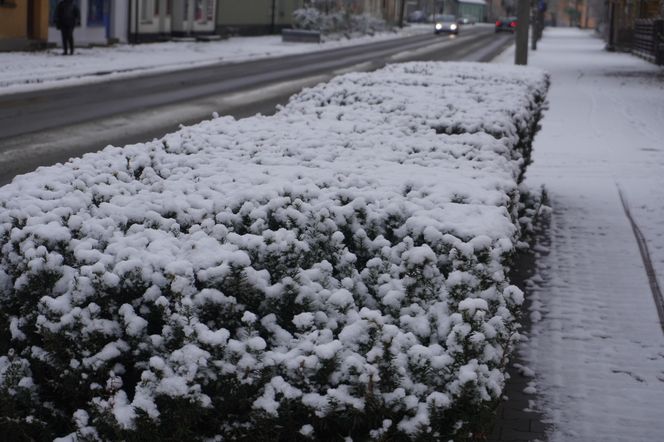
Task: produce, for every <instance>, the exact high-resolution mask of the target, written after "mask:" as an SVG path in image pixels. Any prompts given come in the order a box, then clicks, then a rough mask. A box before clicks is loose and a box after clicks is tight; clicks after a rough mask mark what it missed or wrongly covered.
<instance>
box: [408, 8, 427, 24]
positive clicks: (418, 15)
mask: <svg viewBox="0 0 664 442" xmlns="http://www.w3.org/2000/svg"><path fill="white" fill-rule="evenodd" d="M408 21H409V22H411V23H422V22H425V21H427V15H426V14H425V13H424V11H419V10H418V11H413V12H411V13H410V14H408Z"/></svg>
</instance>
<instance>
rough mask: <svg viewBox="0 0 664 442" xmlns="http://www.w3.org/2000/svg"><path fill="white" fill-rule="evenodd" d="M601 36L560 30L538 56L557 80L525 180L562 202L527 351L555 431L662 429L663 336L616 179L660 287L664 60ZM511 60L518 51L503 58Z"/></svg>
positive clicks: (533, 58) (544, 255)
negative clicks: (614, 47)
mask: <svg viewBox="0 0 664 442" xmlns="http://www.w3.org/2000/svg"><path fill="white" fill-rule="evenodd" d="M603 45H604V44H603V42H602V41H601V40H600V39H598V38H596V37H595V36H594V35H593V34H592V33H590V32H585V31H580V30H578V29H560V28H557V29H556V28H554V29H547V31H546V32H545V34H544V38H543V39H542V41H541V43H540V46H539V48H538V50H537V51H536V52H531V53H530V54H529V57H530V59H529V64H530V65H532V66H537V67H541V68H544V69H546V70H547V71H549V72H550V73H551V75H552V87H551V90H550V92H549V101H550V110H549V111H548V112H547V113H546V114H545V117H544V120H543V124H542V126H543V129H542V131H541V133H540V134H538V136H537V137H536V138H535V147H534V164H533V165H532V166H531V168H530V169H529V172H528V174H527V182H528V183H529V184H531V185H534V186H539V185H540V184H544V185H546V187H547V188H548V190H549V192H550V196H551V205H552V206H553V209H554V210H553V215H552V218H551V230H550V241H551V245H550V248H549V247H542V248H541V249H540V251H539V256H540V259H539V264H538V266H539V274H538V275H537V276H535V277H534V278H533V279H532V280H531V281H530V283H529V285H530V287H528V289H529V290H528V292H529V293H530V296H531V299H532V300H533V312H532V316H533V319H534V324H533V328H532V332H531V336H530V340H529V342H525V343H524V344H523V348H522V350H523V351H524V353H525V355H526V360H528V361H529V364H530V367H531V368H532V369H534V370H535V372H536V374H535V376H536V381H537V388H538V394H539V401H540V404H539V405H540V407H541V408H542V410H543V411H544V413H545V414H546V415H547V417H548V418H549V419H550V420H551V422H552V423H553V427H554V430H553V434H552V435H551V440H553V441H568V440H570V441H571V440H574V441H637V440H639V441H640V440H662V435H663V434H664V415H663V410H664V335H663V334H662V329H661V327H660V323H659V318H658V316H657V312H656V308H655V303H654V301H653V295H652V293H651V290H650V287H649V283H648V279H647V277H646V273H645V270H644V266H643V261H642V259H641V256H640V254H639V249H638V247H637V243H636V240H635V237H634V233H633V232H632V229H631V226H630V224H629V221H628V220H627V218H626V216H625V213H624V211H623V208H622V206H621V202H620V197H619V194H618V186H619V187H620V188H621V189H623V192H624V194H625V196H626V198H627V200H628V202H629V205H630V208H631V211H632V215H633V217H634V219H635V221H636V223H637V224H638V226H639V227H640V229H641V230H642V231H643V234H644V236H645V238H646V241H647V242H648V247H649V249H650V252H651V257H652V262H653V266H654V268H655V271H656V273H657V276H658V277H659V282H660V286H661V283H662V278H664V174H663V173H662V171H663V170H664V141H662V140H664V71H662V69H661V68H658V67H656V66H654V65H651V64H648V63H646V62H645V61H642V60H640V59H638V58H636V57H633V56H631V55H628V54H615V53H607V52H605V51H604V50H603ZM512 60H513V51H507V52H506V53H505V54H504V55H503V56H502V57H501V61H502V62H505V63H510V62H512Z"/></svg>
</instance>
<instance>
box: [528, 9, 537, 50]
mask: <svg viewBox="0 0 664 442" xmlns="http://www.w3.org/2000/svg"><path fill="white" fill-rule="evenodd" d="M532 17H533V31H532V32H531V33H530V49H532V50H533V51H536V50H537V34H538V32H539V20H538V19H539V17H538V16H537V12H536V11H535V10H533V11H532Z"/></svg>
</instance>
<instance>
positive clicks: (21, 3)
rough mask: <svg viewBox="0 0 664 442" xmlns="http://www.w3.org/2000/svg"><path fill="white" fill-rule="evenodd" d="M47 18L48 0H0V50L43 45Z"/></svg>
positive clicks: (32, 47)
mask: <svg viewBox="0 0 664 442" xmlns="http://www.w3.org/2000/svg"><path fill="white" fill-rule="evenodd" d="M48 19H49V4H48V0H0V51H11V50H26V49H38V48H40V47H43V46H45V45H46V43H47V40H48Z"/></svg>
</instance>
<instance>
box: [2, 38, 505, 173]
mask: <svg viewBox="0 0 664 442" xmlns="http://www.w3.org/2000/svg"><path fill="white" fill-rule="evenodd" d="M512 41H513V37H512V36H511V35H503V34H501V35H498V34H495V33H494V32H493V27H490V26H486V25H484V26H483V25H477V26H467V27H466V28H465V29H463V30H462V32H461V33H460V35H459V36H448V35H439V36H436V35H433V33H431V34H422V35H415V36H411V37H405V38H400V39H397V40H388V41H381V42H377V43H370V44H363V45H358V46H350V47H345V48H337V49H331V50H325V51H319V52H313V53H307V54H299V55H291V56H286V57H278V58H269V59H262V60H256V61H249V62H242V63H232V64H231V63H227V64H217V65H210V66H205V67H199V68H193V69H188V70H183V71H176V72H168V73H161V74H154V75H146V76H141V77H136V78H131V79H122V80H113V81H108V82H103V83H96V84H87V85H81V86H73V87H66V88H57V89H52V90H47V91H39V92H31V93H21V94H13V95H5V96H0V185H3V184H6V183H8V182H10V181H11V180H12V179H13V177H14V176H16V175H18V174H22V173H26V172H29V171H32V170H34V169H36V168H37V167H39V166H44V165H51V164H54V163H57V162H64V161H67V160H68V159H69V158H71V157H75V156H80V155H82V154H84V153H86V152H94V151H97V150H100V149H102V148H104V147H105V146H107V145H109V144H113V145H126V144H131V143H136V142H141V141H145V140H150V139H152V138H158V137H161V136H163V135H164V134H165V133H168V132H171V131H174V130H177V128H178V127H179V125H180V124H185V125H186V124H192V123H195V122H198V121H201V120H204V119H208V118H210V116H211V115H212V113H213V112H217V113H219V114H220V115H232V116H234V117H236V118H242V117H246V116H249V115H254V114H256V113H262V114H270V113H273V112H274V110H275V107H276V106H277V105H278V104H283V103H285V102H287V100H288V97H289V96H291V95H292V94H293V93H295V92H297V91H299V90H300V89H302V88H303V87H306V86H310V85H313V84H316V83H319V82H321V81H327V80H329V79H330V78H332V77H334V76H336V75H339V74H341V73H343V72H348V71H369V70H373V69H377V68H380V67H382V66H384V65H385V64H387V63H393V62H402V61H413V60H465V61H488V60H490V59H491V58H493V57H494V56H495V55H496V54H497V53H499V52H500V51H501V50H502V49H504V48H505V47H506V46H508V45H509V44H510V43H511V42H512Z"/></svg>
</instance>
